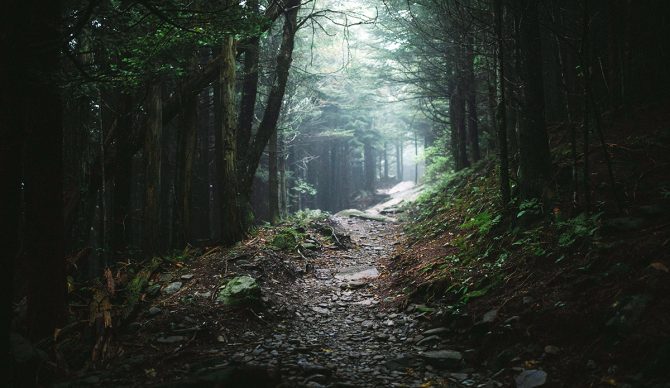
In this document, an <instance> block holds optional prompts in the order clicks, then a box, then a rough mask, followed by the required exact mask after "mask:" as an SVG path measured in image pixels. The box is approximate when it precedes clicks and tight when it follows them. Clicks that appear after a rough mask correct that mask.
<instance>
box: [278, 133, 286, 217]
mask: <svg viewBox="0 0 670 388" xmlns="http://www.w3.org/2000/svg"><path fill="white" fill-rule="evenodd" d="M277 162H278V169H279V217H282V218H283V217H285V216H286V215H287V214H288V188H287V180H288V179H287V176H286V144H285V143H284V136H283V133H279V135H278V136H277Z"/></svg>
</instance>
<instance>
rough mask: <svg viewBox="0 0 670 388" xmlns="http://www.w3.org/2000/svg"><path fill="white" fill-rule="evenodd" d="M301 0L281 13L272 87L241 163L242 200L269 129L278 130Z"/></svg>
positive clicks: (269, 132) (290, 1) (256, 165)
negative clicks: (242, 163) (282, 14)
mask: <svg viewBox="0 0 670 388" xmlns="http://www.w3.org/2000/svg"><path fill="white" fill-rule="evenodd" d="M300 4H301V3H300V0H289V1H288V2H287V4H286V9H287V11H286V12H285V14H284V30H283V33H282V42H281V46H280V48H279V54H278V55H277V67H276V70H275V75H274V80H273V82H272V88H271V89H270V94H269V95H268V99H267V103H266V104H265V112H264V113H263V119H262V120H261V123H260V125H259V126H258V131H257V132H256V136H254V138H253V139H252V140H251V144H250V146H249V148H248V152H247V154H246V157H245V158H244V165H243V166H240V167H241V169H240V171H241V173H240V183H241V185H240V188H241V190H240V193H241V195H242V198H243V200H245V201H248V198H250V194H251V187H252V183H253V178H254V176H255V174H256V170H257V169H258V163H259V162H260V159H261V155H262V154H263V150H264V149H265V147H266V145H267V144H268V141H269V140H270V137H271V136H272V133H273V132H274V131H276V130H277V122H278V120H279V114H280V113H281V106H282V101H283V99H284V93H285V91H286V83H287V81H288V75H289V70H290V68H291V62H292V61H293V47H294V46H295V33H296V31H297V28H298V21H297V19H298V11H299V10H300Z"/></svg>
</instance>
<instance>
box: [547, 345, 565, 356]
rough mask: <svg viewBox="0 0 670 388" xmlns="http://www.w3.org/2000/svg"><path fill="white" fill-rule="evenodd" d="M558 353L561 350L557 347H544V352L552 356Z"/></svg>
mask: <svg viewBox="0 0 670 388" xmlns="http://www.w3.org/2000/svg"><path fill="white" fill-rule="evenodd" d="M560 351H561V349H559V348H558V346H554V345H547V346H545V347H544V352H545V353H547V354H549V355H552V356H555V355H557V354H558V353H559V352H560Z"/></svg>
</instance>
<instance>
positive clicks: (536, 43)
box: [382, 0, 668, 210]
mask: <svg viewBox="0 0 670 388" xmlns="http://www.w3.org/2000/svg"><path fill="white" fill-rule="evenodd" d="M384 4H385V5H386V10H387V13H386V15H385V19H384V23H382V25H383V27H384V28H385V29H386V30H387V31H389V32H391V34H390V35H389V37H393V39H395V41H396V42H397V44H398V47H399V48H398V49H396V50H395V54H396V55H397V58H398V60H399V61H400V62H402V63H403V69H404V70H403V73H404V81H405V82H407V83H409V84H412V85H413V86H414V87H415V88H416V89H417V91H418V92H419V94H420V96H421V97H422V98H423V101H424V104H425V109H426V112H427V114H428V115H429V116H430V117H431V119H432V120H433V121H434V122H435V123H436V124H438V125H441V126H442V128H444V131H443V132H442V133H441V135H440V136H442V137H444V138H445V139H446V144H447V148H448V153H449V154H450V156H451V159H452V168H453V169H454V170H460V169H462V168H465V167H467V166H469V165H470V164H471V163H472V162H476V161H477V159H478V158H479V157H480V154H486V153H488V148H490V147H493V148H494V150H495V151H496V152H497V154H498V156H499V168H500V174H499V176H500V190H501V198H502V202H503V204H507V203H508V202H509V201H510V200H511V199H513V198H517V199H519V200H527V199H532V198H541V199H542V200H543V201H545V202H547V201H551V199H552V197H553V196H554V194H553V192H554V191H555V189H556V188H555V187H554V181H555V176H556V170H555V169H554V168H552V155H551V153H550V147H549V136H548V132H547V121H549V122H550V123H551V122H556V121H563V122H565V123H566V125H565V126H564V131H565V132H566V133H565V135H566V137H567V138H569V139H570V143H571V158H572V160H573V163H572V164H573V165H572V167H571V170H572V174H571V186H572V187H573V191H574V206H575V210H578V209H588V208H589V205H590V192H591V190H592V188H591V187H590V183H589V176H590V174H591V166H590V164H589V159H590V157H589V154H590V150H589V145H590V143H591V140H590V139H592V138H593V136H591V134H592V133H593V135H596V136H597V139H598V140H599V142H600V146H602V147H603V148H604V154H605V156H606V157H607V155H608V151H607V149H606V148H607V145H606V144H605V142H604V140H603V131H602V126H601V125H600V124H601V123H600V115H601V113H602V112H603V110H604V109H608V110H609V111H610V112H612V113H617V114H625V112H626V111H627V110H629V109H630V105H629V104H630V102H631V101H633V100H635V101H637V102H640V101H644V100H647V99H649V98H651V96H659V95H665V94H666V91H665V90H664V89H663V88H659V87H651V85H650V84H649V81H648V80H649V79H650V77H646V76H641V74H643V73H645V72H647V74H653V78H654V79H656V80H659V81H660V80H663V81H666V82H667V80H668V73H667V72H662V71H661V67H662V65H661V64H662V63H668V57H667V55H666V54H667V47H666V44H665V43H662V42H661V40H659V39H655V38H653V35H656V36H660V35H662V34H663V33H666V34H667V32H668V26H667V25H666V24H664V23H662V22H661V21H660V19H659V17H658V16H657V15H658V13H657V12H654V13H653V15H652V14H650V13H649V11H648V8H646V7H647V5H643V4H641V3H626V4H623V3H620V2H596V1H589V0H582V1H577V2H569V3H566V2H561V1H558V0H556V1H548V2H538V1H534V0H528V1H526V0H524V1H508V0H492V1H474V0H468V1H458V2H457V1H453V2H452V1H438V0H419V1H414V2H404V1H396V0H386V1H384ZM654 7H655V8H662V9H665V8H667V7H665V3H663V2H660V1H657V2H654ZM624 15H627V16H624ZM643 26H644V27H643ZM652 31H653V32H652ZM659 34H660V35H659ZM613 37H616V38H613ZM651 47H655V49H656V50H657V52H658V53H661V54H658V55H651V57H654V58H655V59H654V60H647V59H645V58H650V57H647V55H650V52H649V51H648V50H649V49H650V48H651ZM656 85H657V86H658V85H659V83H656ZM481 112H486V113H484V114H481ZM580 122H581V126H580ZM579 131H581V136H578V132H579ZM557 136H562V135H560V134H557ZM578 143H581V144H578ZM580 151H581V152H580ZM606 160H607V161H608V167H609V176H610V185H611V186H612V190H616V187H615V186H616V181H615V179H614V173H613V170H612V168H611V163H609V159H607V158H606ZM510 184H511V187H512V188H513V191H512V192H510Z"/></svg>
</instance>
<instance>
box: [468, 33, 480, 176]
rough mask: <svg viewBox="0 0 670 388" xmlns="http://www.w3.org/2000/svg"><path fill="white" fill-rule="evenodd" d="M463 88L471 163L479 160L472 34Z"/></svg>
mask: <svg viewBox="0 0 670 388" xmlns="http://www.w3.org/2000/svg"><path fill="white" fill-rule="evenodd" d="M465 88H466V92H465V94H466V102H467V112H468V143H469V145H470V157H471V159H472V162H473V163H476V162H478V161H479V159H481V151H480V150H479V118H478V117H477V93H476V90H477V84H476V79H475V55H474V42H473V38H472V34H468V37H467V38H466V45H465Z"/></svg>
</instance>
